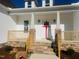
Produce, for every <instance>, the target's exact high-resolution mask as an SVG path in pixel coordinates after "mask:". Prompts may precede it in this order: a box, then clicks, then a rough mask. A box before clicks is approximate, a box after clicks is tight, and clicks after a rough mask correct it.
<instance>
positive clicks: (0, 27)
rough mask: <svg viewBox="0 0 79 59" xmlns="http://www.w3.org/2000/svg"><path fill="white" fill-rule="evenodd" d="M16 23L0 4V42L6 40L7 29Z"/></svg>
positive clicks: (13, 27)
mask: <svg viewBox="0 0 79 59" xmlns="http://www.w3.org/2000/svg"><path fill="white" fill-rule="evenodd" d="M15 26H16V23H15V22H14V21H13V19H12V18H11V17H10V16H9V15H8V14H7V11H6V10H5V9H4V8H3V7H2V6H1V5H0V43H4V42H7V40H8V30H10V29H15Z"/></svg>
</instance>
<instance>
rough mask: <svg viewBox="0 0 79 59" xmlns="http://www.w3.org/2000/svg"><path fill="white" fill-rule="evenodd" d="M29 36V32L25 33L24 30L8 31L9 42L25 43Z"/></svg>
mask: <svg viewBox="0 0 79 59" xmlns="http://www.w3.org/2000/svg"><path fill="white" fill-rule="evenodd" d="M28 36H29V32H27V33H24V31H22V30H10V31H8V41H21V42H22V41H23V42H25V41H26V39H27V38H28Z"/></svg>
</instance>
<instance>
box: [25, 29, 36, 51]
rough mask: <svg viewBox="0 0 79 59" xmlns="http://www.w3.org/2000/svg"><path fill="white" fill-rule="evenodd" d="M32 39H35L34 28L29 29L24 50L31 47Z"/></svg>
mask: <svg viewBox="0 0 79 59" xmlns="http://www.w3.org/2000/svg"><path fill="white" fill-rule="evenodd" d="M34 41H35V30H34V29H30V31H29V36H28V39H27V40H26V47H27V48H26V52H28V50H32V49H33V45H34ZM31 52H32V51H31Z"/></svg>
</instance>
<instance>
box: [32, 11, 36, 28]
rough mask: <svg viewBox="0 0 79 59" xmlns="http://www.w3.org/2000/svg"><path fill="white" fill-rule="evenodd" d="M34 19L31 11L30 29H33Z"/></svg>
mask: <svg viewBox="0 0 79 59" xmlns="http://www.w3.org/2000/svg"><path fill="white" fill-rule="evenodd" d="M34 19H35V17H34V13H33V12H32V14H31V29H34Z"/></svg>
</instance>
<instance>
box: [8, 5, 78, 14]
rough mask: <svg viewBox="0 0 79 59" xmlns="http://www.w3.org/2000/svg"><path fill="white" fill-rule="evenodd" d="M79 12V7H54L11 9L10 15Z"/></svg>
mask: <svg viewBox="0 0 79 59" xmlns="http://www.w3.org/2000/svg"><path fill="white" fill-rule="evenodd" d="M65 10H79V5H61V6H52V7H35V8H15V9H9V10H8V11H9V12H10V13H31V12H48V11H65Z"/></svg>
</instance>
